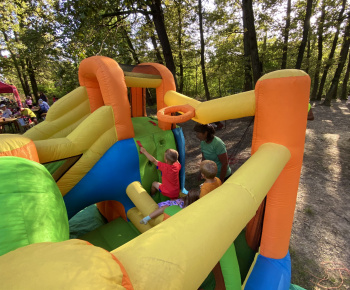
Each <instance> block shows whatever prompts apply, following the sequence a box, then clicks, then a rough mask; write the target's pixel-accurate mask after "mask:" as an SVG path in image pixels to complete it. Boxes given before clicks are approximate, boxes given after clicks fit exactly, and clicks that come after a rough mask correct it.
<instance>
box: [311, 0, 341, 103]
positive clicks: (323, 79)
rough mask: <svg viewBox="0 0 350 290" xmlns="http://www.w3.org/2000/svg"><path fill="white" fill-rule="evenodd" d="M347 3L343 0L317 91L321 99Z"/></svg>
mask: <svg viewBox="0 0 350 290" xmlns="http://www.w3.org/2000/svg"><path fill="white" fill-rule="evenodd" d="M345 4H346V0H343V4H342V8H341V10H340V13H339V17H338V22H337V26H336V31H335V34H334V39H333V44H332V48H331V51H330V53H329V56H328V60H327V62H326V65H325V67H324V69H323V74H322V78H321V82H320V87H319V89H318V93H317V97H316V99H317V100H321V98H322V93H323V88H324V85H325V83H326V79H327V74H328V71H329V69H330V67H331V65H332V61H333V56H334V52H335V49H336V48H337V43H338V38H339V30H340V25H341V23H342V22H343V14H344V11H345Z"/></svg>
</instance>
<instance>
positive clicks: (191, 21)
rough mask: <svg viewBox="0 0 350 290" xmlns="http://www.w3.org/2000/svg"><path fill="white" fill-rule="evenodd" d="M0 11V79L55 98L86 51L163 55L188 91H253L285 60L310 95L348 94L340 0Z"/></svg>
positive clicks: (155, 0) (128, 57)
mask: <svg viewBox="0 0 350 290" xmlns="http://www.w3.org/2000/svg"><path fill="white" fill-rule="evenodd" d="M0 11H1V12H0V18H1V21H0V31H1V33H0V55H1V57H0V80H1V81H4V82H6V83H10V84H14V85H16V86H17V88H18V89H19V91H20V93H21V95H22V96H24V95H29V94H33V95H34V96H35V98H36V99H37V98H38V92H39V91H44V92H45V93H46V94H48V95H49V97H52V96H53V95H56V96H57V97H62V96H63V95H65V94H66V93H68V92H70V91H72V90H73V89H75V88H76V87H78V86H79V81H78V68H79V64H80V62H81V61H82V60H83V59H85V58H87V57H89V56H93V55H103V56H108V57H111V58H113V59H115V60H116V61H117V62H118V63H120V64H126V65H133V64H134V65H135V64H138V63H144V62H158V63H162V64H164V65H166V66H167V67H168V68H169V70H170V71H171V72H172V73H173V74H174V76H175V79H176V85H177V90H178V91H179V92H180V93H183V94H185V95H188V96H190V97H194V98H206V99H212V98H219V97H223V96H226V95H230V94H234V93H238V92H242V91H246V90H251V89H253V88H254V84H255V83H256V81H257V80H258V79H259V78H260V77H261V76H262V75H264V74H266V73H268V72H270V71H274V70H278V69H284V68H293V69H294V68H295V69H302V70H304V71H306V72H307V73H308V74H309V75H310V77H311V79H312V87H311V92H310V97H311V100H321V99H322V100H323V102H322V104H324V105H330V104H331V102H332V100H333V99H336V98H339V99H346V98H347V96H348V93H349V84H348V83H349V73H350V58H349V44H350V11H349V3H347V1H346V0H293V1H292V0H284V1H280V0H267V1H252V0H244V1H233V0H220V1H215V0H210V1H209V0H185V1H181V0H167V1H161V0H137V1H99V0H94V1H91V0H90V1H87V0H65V1H62V0H59V1H53V0H37V1H23V0H16V1H13V0H2V1H1V3H0ZM152 96H153V97H152ZM148 101H149V104H150V105H152V103H153V102H154V94H152V92H151V91H149V98H148Z"/></svg>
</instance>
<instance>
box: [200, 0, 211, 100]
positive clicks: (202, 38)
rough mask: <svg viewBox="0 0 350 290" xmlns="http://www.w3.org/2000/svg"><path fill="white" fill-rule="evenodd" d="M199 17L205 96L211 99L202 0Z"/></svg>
mask: <svg viewBox="0 0 350 290" xmlns="http://www.w3.org/2000/svg"><path fill="white" fill-rule="evenodd" d="M198 17H199V33H200V37H201V68H202V76H203V85H204V90H205V98H206V99H207V100H210V93H209V88H208V83H207V74H206V71H205V44H204V35H203V15H202V0H198Z"/></svg>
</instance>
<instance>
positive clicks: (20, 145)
mask: <svg viewBox="0 0 350 290" xmlns="http://www.w3.org/2000/svg"><path fill="white" fill-rule="evenodd" d="M1 156H17V157H22V158H25V159H28V160H32V161H35V162H38V163H39V156H38V152H37V151H36V147H35V144H34V142H33V141H32V140H30V139H29V138H26V137H23V136H21V135H14V134H1V135H0V157H1Z"/></svg>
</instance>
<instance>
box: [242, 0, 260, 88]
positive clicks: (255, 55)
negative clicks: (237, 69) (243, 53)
mask: <svg viewBox="0 0 350 290" xmlns="http://www.w3.org/2000/svg"><path fill="white" fill-rule="evenodd" d="M242 12H243V17H246V25H247V30H248V38H249V47H250V51H251V62H252V69H253V79H254V85H255V84H256V82H257V81H258V80H259V78H260V77H261V66H260V61H259V52H258V43H257V40H256V31H255V26H254V12H253V3H252V0H242Z"/></svg>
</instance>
